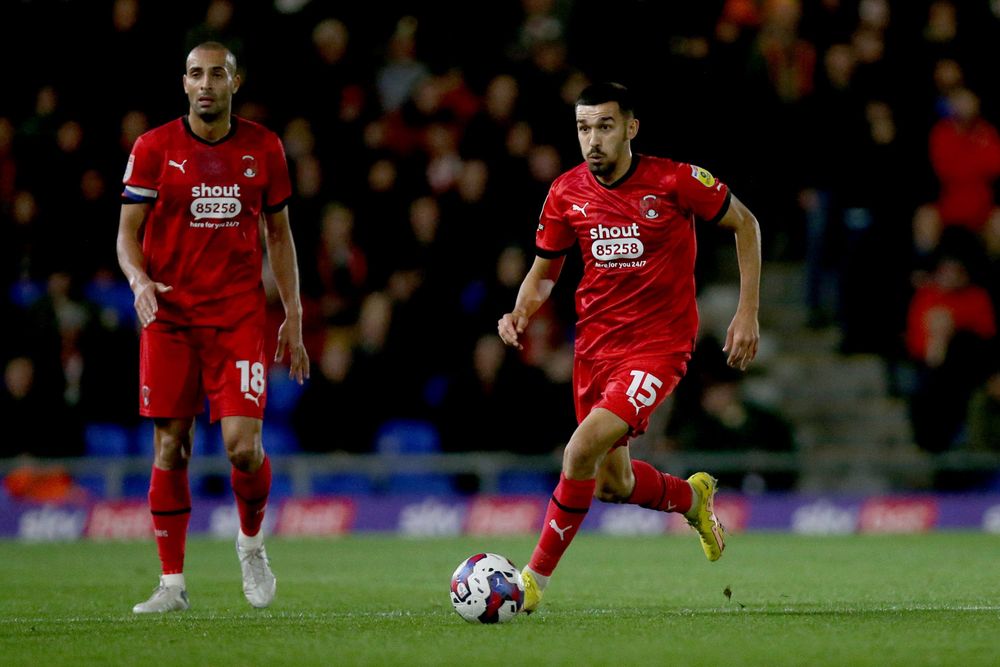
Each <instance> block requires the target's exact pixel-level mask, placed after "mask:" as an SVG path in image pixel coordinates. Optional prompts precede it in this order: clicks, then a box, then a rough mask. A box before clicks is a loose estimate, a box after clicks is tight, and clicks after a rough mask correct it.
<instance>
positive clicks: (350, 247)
mask: <svg viewBox="0 0 1000 667" xmlns="http://www.w3.org/2000/svg"><path fill="white" fill-rule="evenodd" d="M316 264H317V270H318V272H319V280H320V284H321V285H322V290H323V292H322V296H321V297H320V301H321V306H322V310H323V318H324V319H325V320H326V321H327V323H329V324H335V325H350V324H351V323H353V322H355V321H357V318H358V312H359V310H360V308H361V299H362V298H363V296H364V289H365V287H366V281H367V279H368V259H367V258H366V257H365V253H364V251H363V250H362V249H361V248H360V247H359V246H358V245H357V243H355V241H354V212H353V211H351V209H349V208H347V207H346V206H344V205H343V204H338V203H334V204H328V205H327V206H326V208H324V209H323V218H322V220H321V221H320V245H319V248H318V250H317V253H316Z"/></svg>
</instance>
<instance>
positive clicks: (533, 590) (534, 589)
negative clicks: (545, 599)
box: [521, 570, 542, 614]
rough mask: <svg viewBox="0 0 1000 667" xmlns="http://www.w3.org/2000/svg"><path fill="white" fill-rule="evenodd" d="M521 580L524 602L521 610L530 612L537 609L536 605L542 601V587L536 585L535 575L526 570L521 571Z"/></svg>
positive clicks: (526, 612)
mask: <svg viewBox="0 0 1000 667" xmlns="http://www.w3.org/2000/svg"><path fill="white" fill-rule="evenodd" d="M521 580H522V581H523V582H524V604H523V605H521V611H522V612H523V613H525V614H530V613H531V612H533V611H535V610H536V609H538V605H539V604H541V602H542V589H541V588H539V587H538V582H537V581H535V576H534V575H533V574H532V573H531V572H529V571H528V570H522V571H521Z"/></svg>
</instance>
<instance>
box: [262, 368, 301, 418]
mask: <svg viewBox="0 0 1000 667" xmlns="http://www.w3.org/2000/svg"><path fill="white" fill-rule="evenodd" d="M304 389H305V387H303V386H302V385H300V384H299V383H298V382H296V381H295V380H293V379H291V378H290V377H288V368H287V367H285V366H280V365H276V366H273V367H272V368H271V372H270V373H269V374H268V378H267V417H266V418H265V420H270V419H277V420H278V421H282V422H284V421H287V420H288V417H289V415H291V414H292V410H294V409H295V406H296V405H297V404H298V402H299V398H300V397H301V396H302V392H303V390H304Z"/></svg>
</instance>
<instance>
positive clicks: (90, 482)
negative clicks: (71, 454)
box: [73, 473, 106, 500]
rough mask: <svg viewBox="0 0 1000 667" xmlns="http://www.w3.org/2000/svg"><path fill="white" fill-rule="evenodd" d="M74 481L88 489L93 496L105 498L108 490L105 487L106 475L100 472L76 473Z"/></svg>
mask: <svg viewBox="0 0 1000 667" xmlns="http://www.w3.org/2000/svg"><path fill="white" fill-rule="evenodd" d="M73 481H74V482H76V484H77V486H79V487H80V488H82V489H83V490H84V491H86V492H87V495H88V496H90V497H91V498H94V499H97V500H100V499H101V498H104V495H105V491H106V490H105V488H104V475H102V474H100V473H94V474H86V475H76V476H75V477H73Z"/></svg>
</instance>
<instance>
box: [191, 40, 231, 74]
mask: <svg viewBox="0 0 1000 667" xmlns="http://www.w3.org/2000/svg"><path fill="white" fill-rule="evenodd" d="M195 51H224V52H225V53H226V69H228V70H229V73H230V74H236V72H237V69H238V66H237V64H236V54H235V53H233V51H232V49H230V48H229V47H228V46H226V45H225V44H223V43H222V42H216V41H213V40H209V41H207V42H201V43H200V44H197V45H196V46H195V47H194V48H193V49H191V50H190V51H188V57H190V56H191V54H192V53H194V52H195Z"/></svg>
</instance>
